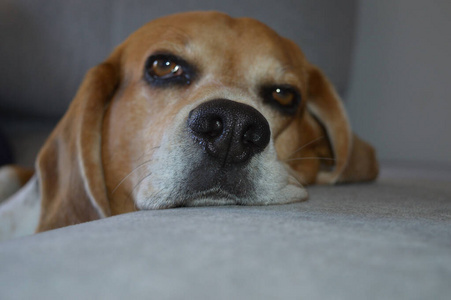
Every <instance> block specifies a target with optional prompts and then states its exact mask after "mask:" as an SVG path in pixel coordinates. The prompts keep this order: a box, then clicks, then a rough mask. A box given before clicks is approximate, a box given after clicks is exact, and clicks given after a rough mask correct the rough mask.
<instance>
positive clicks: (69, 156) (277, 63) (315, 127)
mask: <svg viewBox="0 0 451 300" xmlns="http://www.w3.org/2000/svg"><path fill="white" fill-rule="evenodd" d="M162 50H164V51H170V52H171V53H173V54H175V55H178V56H181V57H184V58H186V59H187V60H189V61H190V62H191V63H193V64H195V65H196V66H198V68H199V69H200V70H201V75H200V77H199V78H197V80H196V81H195V82H193V84H191V85H190V86H189V87H183V88H174V89H156V88H152V87H150V86H149V85H148V84H147V83H146V82H145V81H144V80H143V79H142V76H143V66H144V64H145V61H146V59H147V58H148V57H149V56H150V55H151V54H152V53H155V52H158V51H162ZM267 83H276V84H290V85H292V86H295V87H297V88H298V89H299V91H300V92H301V93H302V104H301V106H300V107H299V110H298V112H297V114H296V115H295V116H287V115H283V114H280V113H279V112H276V111H274V110H273V109H271V108H268V107H267V106H266V105H264V104H262V103H260V102H259V101H257V100H258V99H259V95H258V93H257V92H256V90H257V88H258V87H259V86H260V85H262V84H267ZM215 98H227V99H232V100H235V101H238V102H244V103H250V104H251V105H252V106H254V107H255V108H256V109H258V110H259V111H260V112H261V113H262V114H263V115H264V116H265V117H266V118H267V120H268V122H269V124H270V127H271V132H272V140H273V142H274V146H275V149H276V151H277V156H278V158H279V160H280V161H282V162H284V163H285V164H286V165H288V166H289V167H290V168H291V170H292V171H291V172H292V173H293V175H294V176H295V177H296V178H297V180H299V181H300V182H301V183H303V184H314V183H322V184H324V183H326V184H333V183H337V182H351V181H352V182H354V181H361V180H372V179H374V178H376V176H377V170H378V167H377V161H376V157H375V154H374V150H373V149H372V148H371V146H369V145H368V144H366V143H365V142H363V141H361V140H360V139H358V138H356V137H355V136H353V134H352V132H351V129H350V126H349V122H348V119H347V116H346V112H345V110H344V107H343V105H342V103H341V100H340V99H339V97H338V95H337V93H336V92H335V90H334V89H333V87H332V85H331V84H330V83H329V81H328V80H327V79H326V77H325V76H324V74H323V73H322V72H321V71H320V70H319V69H318V68H316V67H315V66H313V65H311V64H310V63H309V62H308V61H307V60H306V58H305V57H304V55H303V53H302V52H301V50H300V49H299V48H298V46H296V45H295V44H294V43H293V42H291V41H289V40H287V39H284V38H282V37H280V36H279V35H277V34H276V33H275V32H274V31H272V30H271V29H270V28H268V27H267V26H265V25H263V24H262V23H260V22H258V21H255V20H252V19H247V18H244V19H233V18H231V17H229V16H227V15H224V14H220V13H213V12H212V13H186V14H179V15H173V16H169V17H166V18H162V19H158V20H156V21H153V22H150V23H148V24H147V25H145V26H144V27H142V28H141V29H139V30H138V31H137V32H135V33H134V34H132V35H131V36H130V37H129V38H128V39H127V40H126V41H125V42H124V43H123V44H121V45H120V46H119V47H118V48H116V50H115V51H114V52H113V53H112V55H111V56H110V57H109V58H108V59H107V60H106V61H105V62H104V63H102V64H100V65H99V66H97V67H94V68H93V69H92V70H90V71H89V73H88V74H87V75H86V77H85V79H84V81H83V83H82V85H81V87H80V89H79V91H78V93H77V95H76V96H75V98H74V100H73V102H72V104H71V106H70V108H69V110H68V111H67V113H66V115H65V116H64V118H63V119H62V120H61V122H60V123H59V124H58V126H57V127H56V129H55V131H54V132H53V133H52V135H51V136H50V137H49V139H48V141H47V142H46V144H45V145H44V147H43V148H42V150H41V152H40V154H39V156H38V159H37V164H36V167H37V174H38V178H39V182H40V187H41V195H42V210H41V212H42V213H41V218H40V224H39V227H38V231H44V230H48V229H52V228H57V227H61V226H66V225H70V224H76V223H80V222H86V221H90V220H94V219H98V218H102V217H108V216H111V215H117V214H121V213H126V212H131V211H134V210H136V207H135V203H134V200H133V192H134V189H135V188H136V187H137V186H138V185H139V180H140V179H141V178H142V177H143V176H145V174H146V171H145V170H144V168H142V166H143V164H152V159H154V157H153V153H154V152H155V151H156V149H158V147H159V146H160V145H161V143H162V140H163V139H164V138H165V134H166V129H167V128H169V127H170V126H171V125H172V124H174V122H179V121H180V120H178V119H177V118H179V117H178V112H180V111H182V110H184V109H187V107H191V106H193V105H196V104H197V103H199V102H201V101H207V100H210V99H215ZM182 121H183V120H182Z"/></svg>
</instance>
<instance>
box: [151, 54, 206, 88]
mask: <svg viewBox="0 0 451 300" xmlns="http://www.w3.org/2000/svg"><path fill="white" fill-rule="evenodd" d="M196 73H197V70H196V68H195V67H194V66H193V65H191V64H189V63H188V62H186V61H185V60H184V59H182V58H181V57H179V56H175V55H172V54H156V55H152V56H150V57H149V58H148V59H147V61H146V65H145V66H144V79H145V80H146V81H147V82H148V83H149V84H150V85H152V86H155V87H169V86H173V85H178V86H186V85H189V84H191V81H192V80H193V79H195V77H196Z"/></svg>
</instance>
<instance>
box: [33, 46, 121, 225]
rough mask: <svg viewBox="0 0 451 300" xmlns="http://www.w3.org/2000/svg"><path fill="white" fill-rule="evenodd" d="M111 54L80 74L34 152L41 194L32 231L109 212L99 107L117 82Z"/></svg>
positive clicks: (101, 113)
mask: <svg viewBox="0 0 451 300" xmlns="http://www.w3.org/2000/svg"><path fill="white" fill-rule="evenodd" d="M117 56H118V55H112V56H111V57H110V58H109V59H108V60H107V61H106V62H104V63H102V64H100V65H98V66H96V67H94V68H92V69H91V70H90V71H89V72H88V73H87V74H86V76H85V78H84V80H83V82H82V84H81V86H80V88H79V90H78V92H77V94H76V96H75V98H74V100H73V101H72V103H71V105H70V106H69V109H68V111H67V112H66V114H65V115H64V117H63V118H62V120H61V121H60V122H59V123H58V125H57V127H56V128H55V130H54V131H53V132H52V134H51V135H50V137H49V138H48V140H47V141H46V143H45V144H44V146H43V148H42V149H41V151H40V153H39V155H38V158H37V161H36V169H37V174H38V178H39V182H40V189H41V197H42V204H41V217H40V222H39V225H38V229H37V231H38V232H39V231H45V230H49V229H54V228H58V227H63V226H67V225H71V224H77V223H81V222H86V221H90V220H95V219H99V218H102V217H106V216H110V215H111V212H110V206H109V202H108V199H107V194H106V188H105V182H104V175H103V170H102V163H101V127H102V120H103V114H104V110H105V106H106V105H107V104H108V102H109V100H110V99H111V97H112V96H113V94H114V91H115V89H116V86H117V84H118V82H119V71H118V58H117Z"/></svg>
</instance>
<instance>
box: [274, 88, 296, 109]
mask: <svg viewBox="0 0 451 300" xmlns="http://www.w3.org/2000/svg"><path fill="white" fill-rule="evenodd" d="M272 97H273V99H274V100H276V101H277V102H278V103H279V104H281V105H283V106H290V105H292V104H293V101H294V100H295V98H296V94H295V93H294V92H293V91H290V90H287V89H282V88H276V89H274V91H273V92H272Z"/></svg>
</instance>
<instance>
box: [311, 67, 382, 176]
mask: <svg viewBox="0 0 451 300" xmlns="http://www.w3.org/2000/svg"><path fill="white" fill-rule="evenodd" d="M307 109H308V111H309V112H310V113H311V114H312V115H314V116H315V118H316V119H317V120H318V121H319V123H320V124H321V125H322V126H323V128H324V130H325V132H326V134H327V137H328V139H329V142H330V145H331V148H332V152H333V158H334V167H333V169H332V170H331V171H321V172H320V173H319V174H318V177H317V180H316V182H317V183H329V184H333V183H340V182H355V181H367V180H373V179H375V178H376V177H377V174H378V163H377V159H376V155H375V151H374V149H373V148H372V147H371V146H370V145H369V144H367V143H366V142H364V141H362V140H361V139H360V138H358V137H357V136H356V135H354V134H353V133H352V131H351V127H350V125H349V121H348V117H347V114H346V111H345V108H344V106H343V103H342V102H341V100H340V97H339V96H338V94H337V92H336V91H335V89H334V87H333V86H332V85H331V83H330V82H329V81H328V80H327V78H326V76H325V75H324V74H323V73H322V72H321V71H320V70H319V69H318V68H317V67H314V66H311V67H310V69H309V71H308V99H307Z"/></svg>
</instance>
